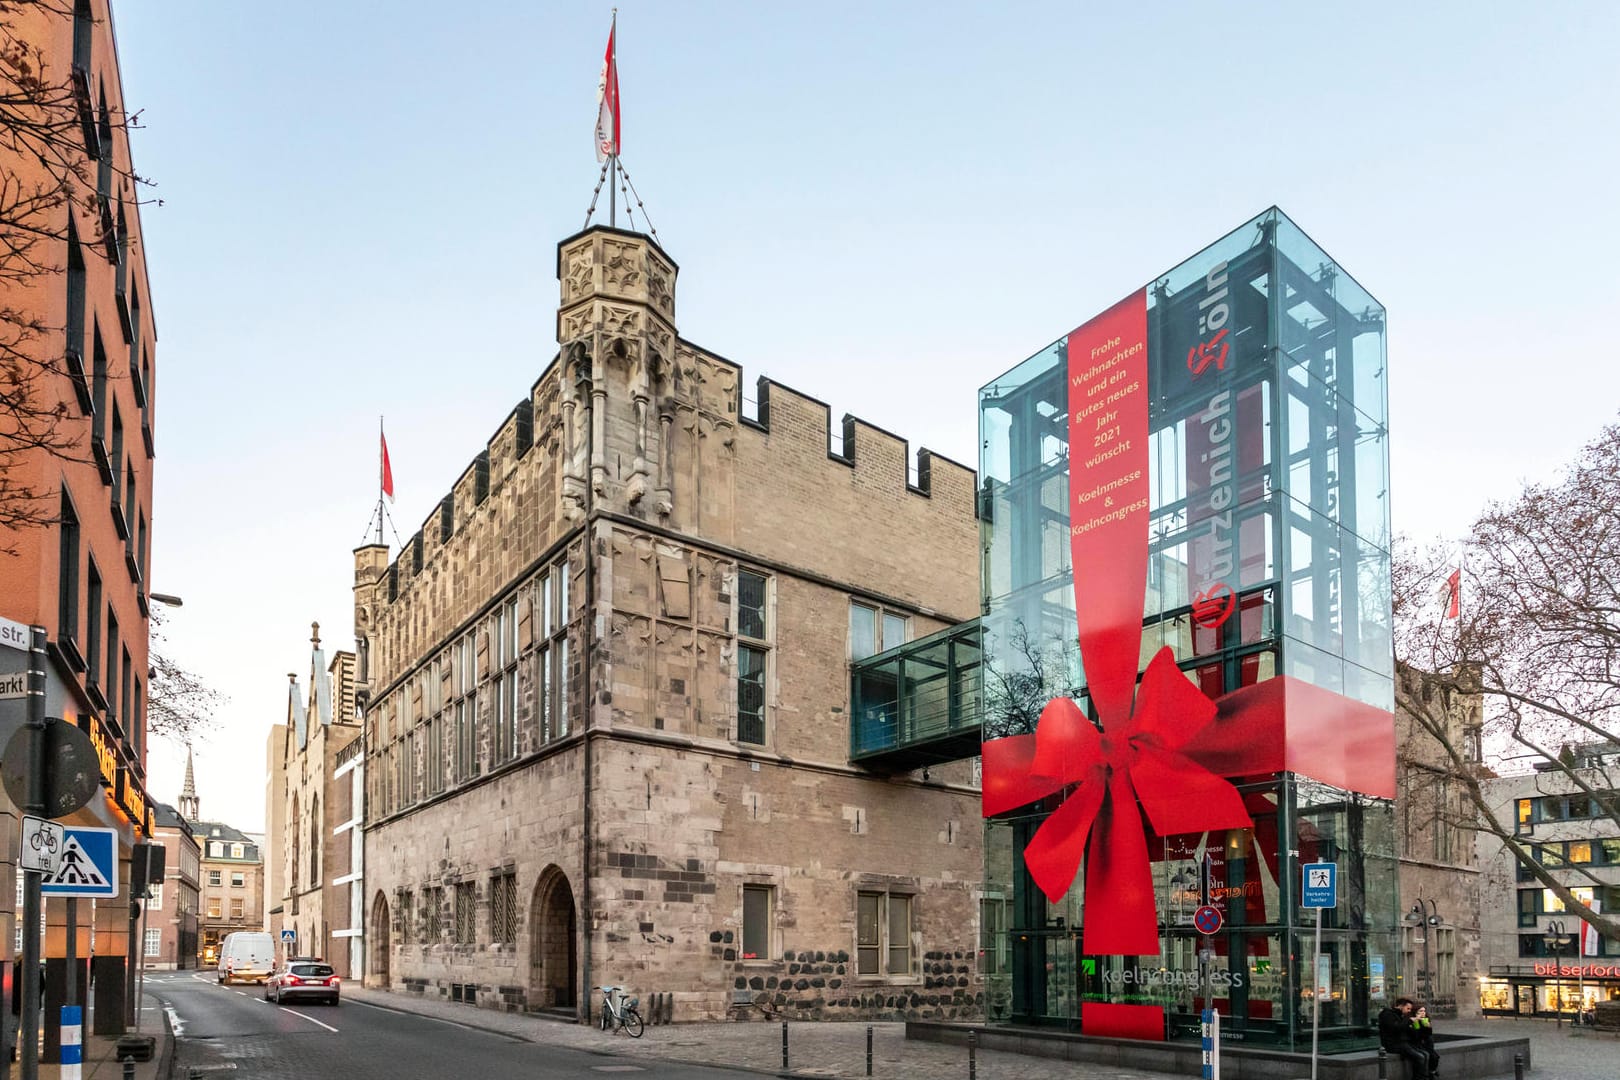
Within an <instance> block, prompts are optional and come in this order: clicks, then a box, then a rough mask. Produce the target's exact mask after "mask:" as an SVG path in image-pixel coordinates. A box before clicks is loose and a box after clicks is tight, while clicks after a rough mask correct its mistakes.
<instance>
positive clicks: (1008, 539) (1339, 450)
mask: <svg viewBox="0 0 1620 1080" xmlns="http://www.w3.org/2000/svg"><path fill="white" fill-rule="evenodd" d="M1123 303H1124V305H1131V304H1136V305H1139V307H1140V309H1141V310H1140V311H1139V312H1138V313H1137V317H1138V318H1140V317H1142V315H1143V314H1144V313H1145V331H1144V334H1145V342H1146V349H1145V352H1144V353H1142V354H1141V355H1139V356H1138V357H1136V358H1134V359H1133V360H1131V363H1133V364H1139V365H1141V370H1142V371H1143V372H1144V373H1145V380H1146V394H1147V409H1146V415H1147V424H1146V429H1145V430H1146V437H1145V439H1141V438H1127V439H1122V440H1119V441H1118V442H1116V443H1110V442H1109V441H1108V440H1110V439H1112V438H1114V436H1112V435H1111V434H1110V433H1109V431H1108V430H1107V429H1106V427H1105V425H1104V422H1103V420H1104V418H1105V417H1106V415H1107V414H1106V413H1104V414H1099V418H1098V422H1097V423H1096V424H1095V425H1092V424H1090V423H1089V422H1088V424H1087V425H1085V427H1084V435H1085V444H1084V445H1071V443H1072V442H1075V441H1077V440H1076V437H1075V435H1074V432H1076V431H1080V430H1082V429H1081V427H1079V426H1077V425H1076V422H1075V418H1074V416H1071V413H1074V412H1076V409H1075V405H1074V401H1075V399H1074V398H1073V396H1072V395H1073V394H1074V393H1075V390H1074V387H1076V386H1078V385H1079V384H1080V381H1081V379H1082V378H1084V377H1086V376H1087V375H1088V374H1089V373H1088V372H1083V371H1082V370H1081V367H1082V365H1084V364H1086V363H1088V359H1094V358H1095V357H1096V356H1097V350H1095V349H1092V350H1090V352H1089V358H1088V356H1080V355H1076V356H1074V357H1071V356H1070V355H1069V347H1070V344H1071V342H1072V341H1076V340H1078V336H1079V335H1082V331H1084V330H1085V329H1086V327H1082V328H1080V329H1078V330H1076V331H1075V332H1074V334H1071V335H1067V336H1065V337H1064V338H1062V339H1060V340H1058V341H1056V342H1054V343H1053V344H1051V345H1049V346H1047V347H1046V348H1044V349H1042V350H1040V351H1039V352H1037V353H1036V354H1035V355H1034V356H1032V357H1030V358H1029V359H1028V360H1026V361H1024V362H1023V363H1022V364H1019V365H1018V366H1017V367H1015V368H1013V369H1012V370H1011V371H1009V372H1007V373H1006V374H1005V375H1003V376H1001V377H1000V378H998V379H996V380H995V381H994V382H992V383H990V384H989V385H987V386H985V387H983V388H982V389H981V390H980V393H979V423H980V443H981V448H982V449H981V454H982V456H981V460H980V470H981V471H980V475H981V478H982V492H981V500H982V516H983V517H984V519H985V522H986V523H985V525H984V528H985V543H984V547H983V551H984V555H983V566H982V575H983V589H984V606H983V610H984V617H983V619H982V626H983V672H982V674H983V686H982V708H983V737H984V740H985V741H986V743H988V742H990V741H991V740H994V739H998V738H1008V737H1017V736H1028V735H1031V734H1033V733H1034V732H1035V731H1036V729H1037V724H1038V722H1039V720H1040V717H1041V714H1042V710H1043V708H1044V707H1045V706H1046V704H1047V702H1049V701H1051V700H1052V699H1054V698H1058V697H1067V698H1070V699H1072V700H1073V701H1074V702H1075V703H1076V704H1077V705H1078V706H1079V708H1080V709H1081V710H1082V712H1084V713H1085V715H1086V716H1087V718H1089V719H1090V720H1091V721H1092V723H1093V724H1094V725H1097V726H1098V727H1099V728H1100V729H1101V730H1102V731H1103V734H1104V736H1105V737H1106V734H1107V728H1108V724H1107V722H1105V721H1104V720H1103V719H1102V718H1100V717H1099V712H1098V709H1097V708H1096V706H1095V703H1094V702H1092V701H1091V699H1090V694H1089V692H1088V680H1087V676H1086V663H1087V662H1088V661H1091V660H1092V658H1091V657H1087V656H1085V655H1083V654H1082V651H1081V649H1080V648H1079V645H1078V642H1077V629H1076V627H1077V611H1076V592H1077V582H1076V576H1075V574H1074V569H1075V568H1074V566H1073V565H1072V554H1071V552H1072V550H1073V549H1072V548H1071V535H1072V534H1071V526H1072V525H1074V524H1075V523H1074V522H1072V521H1071V507H1072V506H1074V505H1078V504H1076V503H1074V502H1073V501H1072V499H1073V498H1075V497H1078V496H1076V494H1075V492H1071V463H1073V464H1074V465H1075V468H1076V469H1080V468H1082V467H1084V468H1088V469H1089V468H1091V467H1092V466H1093V465H1094V464H1097V463H1098V462H1100V461H1102V460H1104V459H1105V458H1106V457H1107V456H1108V455H1109V454H1110V453H1112V452H1118V449H1117V448H1118V447H1119V444H1120V443H1124V442H1129V443H1132V444H1133V445H1132V446H1130V448H1129V451H1128V452H1129V453H1130V454H1131V455H1135V458H1134V459H1135V460H1140V461H1143V462H1145V475H1146V481H1145V482H1146V488H1145V497H1146V513H1145V514H1144V515H1142V520H1145V522H1146V535H1145V536H1143V537H1142V543H1143V544H1145V545H1146V551H1147V580H1146V591H1145V595H1144V603H1143V609H1142V631H1141V646H1140V661H1139V665H1138V670H1139V671H1140V670H1141V669H1143V668H1146V666H1147V664H1148V661H1149V660H1150V658H1152V657H1153V656H1154V655H1155V654H1156V653H1159V652H1160V651H1161V650H1163V649H1166V648H1168V650H1169V651H1170V653H1171V655H1173V657H1174V661H1175V664H1176V665H1177V666H1178V667H1179V668H1180V670H1181V671H1182V672H1183V673H1184V674H1185V676H1186V677H1187V678H1188V679H1189V680H1191V681H1192V683H1193V684H1194V685H1195V686H1196V687H1197V688H1198V689H1199V690H1200V691H1202V693H1203V694H1204V695H1206V696H1207V697H1208V698H1209V699H1210V700H1211V701H1213V702H1214V703H1215V705H1216V707H1217V709H1218V712H1217V714H1216V718H1215V719H1214V720H1213V721H1212V722H1211V728H1210V730H1211V731H1222V730H1226V729H1223V728H1222V727H1221V725H1223V724H1228V725H1229V724H1233V723H1238V722H1239V721H1242V722H1244V723H1249V722H1251V721H1252V722H1253V723H1254V724H1258V725H1261V726H1259V727H1254V728H1252V729H1250V730H1252V731H1262V732H1264V737H1263V738H1255V739H1250V740H1249V742H1250V743H1251V744H1253V745H1247V746H1239V747H1237V748H1235V749H1234V748H1233V747H1231V746H1228V747H1226V748H1225V749H1224V750H1223V749H1222V748H1221V747H1219V746H1217V745H1214V744H1215V743H1219V742H1220V740H1219V739H1215V740H1213V742H1212V741H1211V740H1210V739H1208V738H1203V737H1200V738H1195V739H1194V740H1193V741H1192V742H1191V743H1190V744H1189V746H1190V747H1191V749H1189V753H1190V754H1191V755H1192V756H1193V757H1194V758H1195V759H1197V760H1198V763H1199V766H1200V767H1201V768H1207V769H1208V770H1209V771H1211V772H1214V773H1216V774H1217V775H1219V776H1220V777H1223V778H1224V779H1225V780H1226V781H1228V782H1229V783H1230V784H1231V785H1232V787H1233V788H1235V789H1236V791H1237V793H1238V795H1239V796H1241V799H1242V804H1243V807H1244V808H1245V809H1246V810H1247V812H1248V813H1249V815H1250V817H1251V818H1252V821H1253V826H1252V827H1251V828H1244V829H1215V830H1207V831H1204V832H1195V833H1181V834H1177V835H1168V836H1160V835H1155V834H1154V832H1153V831H1152V828H1151V824H1149V825H1148V830H1147V846H1148V865H1147V873H1148V874H1149V875H1150V877H1151V883H1152V889H1153V894H1154V906H1155V913H1154V914H1155V918H1156V920H1157V923H1158V944H1159V949H1158V952H1157V954H1145V955H1087V954H1086V953H1085V951H1084V938H1085V936H1086V935H1085V918H1086V910H1087V906H1088V904H1087V896H1086V876H1087V875H1086V864H1083V865H1082V866H1081V868H1080V870H1079V872H1078V873H1077V875H1076V877H1075V879H1074V883H1073V885H1072V886H1070V887H1069V889H1068V891H1067V892H1066V893H1064V894H1063V895H1062V896H1061V897H1059V898H1056V899H1054V898H1052V897H1051V896H1049V895H1047V894H1046V893H1044V892H1043V891H1042V890H1041V889H1040V888H1037V887H1036V885H1035V883H1034V880H1033V879H1032V878H1031V875H1030V871H1029V868H1028V867H1027V866H1026V865H1025V861H1024V850H1025V848H1026V847H1027V846H1028V845H1029V843H1030V842H1031V840H1032V839H1033V837H1034V835H1035V833H1036V832H1037V830H1039V829H1040V828H1041V827H1042V825H1043V824H1044V823H1045V822H1046V821H1047V820H1048V819H1049V818H1050V817H1051V815H1052V814H1053V812H1054V811H1055V810H1056V809H1057V808H1058V807H1059V806H1060V805H1061V804H1062V802H1063V800H1064V799H1065V798H1075V797H1077V789H1076V788H1073V787H1071V788H1068V789H1065V790H1064V791H1062V792H1059V793H1056V794H1052V795H1049V796H1047V797H1045V798H1043V799H1040V800H1038V801H1034V802H1031V803H1028V804H1026V805H1023V806H1021V807H1019V808H1018V809H1016V810H1012V811H1008V812H1003V813H1000V814H998V815H996V816H994V817H991V818H989V819H987V821H986V836H985V853H986V854H985V860H986V866H985V877H986V901H985V912H984V918H985V925H986V927H987V928H989V929H987V931H986V941H985V942H984V946H985V950H986V954H987V955H988V956H990V957H991V958H992V959H994V960H995V963H993V964H990V966H989V967H988V968H987V971H988V972H990V973H989V974H988V975H987V981H988V985H987V990H988V994H987V1000H988V1008H989V1013H990V1016H991V1018H992V1019H993V1020H1003V1021H1010V1022H1013V1023H1020V1024H1055V1025H1061V1026H1065V1027H1068V1028H1071V1029H1076V1030H1080V1031H1082V1032H1090V1033H1095V1034H1133V1035H1137V1036H1139V1037H1146V1038H1154V1037H1157V1038H1171V1039H1178V1038H1196V1037H1197V1034H1198V1010H1199V1009H1200V1008H1203V1007H1204V1006H1205V1004H1206V1003H1208V1002H1213V1005H1214V1007H1215V1008H1217V1009H1218V1010H1219V1011H1221V1012H1222V1013H1223V1014H1224V1017H1223V1020H1224V1030H1225V1032H1226V1033H1227V1034H1228V1035H1229V1036H1231V1037H1233V1038H1238V1039H1241V1040H1243V1041H1244V1042H1245V1043H1259V1044H1266V1045H1272V1046H1280V1047H1286V1048H1303V1047H1308V1045H1309V1042H1310V1033H1311V1028H1310V1025H1311V1018H1312V1013H1313V1006H1316V1005H1319V1006H1320V1012H1321V1041H1322V1046H1323V1048H1324V1050H1333V1049H1350V1048H1359V1047H1363V1046H1368V1045H1371V1043H1372V1042H1373V1041H1374V1038H1375V1037H1374V1035H1373V1034H1372V1033H1371V1028H1370V1026H1369V1025H1370V1024H1371V1023H1372V1021H1373V1018H1374V1016H1375V1015H1376V1013H1377V1010H1378V1009H1379V1008H1381V1007H1382V1005H1383V1004H1384V1003H1385V999H1386V998H1387V997H1389V996H1392V991H1393V988H1394V986H1395V985H1396V981H1395V975H1396V972H1395V969H1394V966H1395V960H1396V955H1397V952H1398V950H1397V947H1396V941H1397V939H1396V936H1395V935H1396V931H1397V918H1398V911H1397V907H1398V897H1397V886H1396V860H1395V850H1394V837H1393V820H1392V814H1391V809H1390V804H1389V799H1388V796H1389V795H1392V794H1393V784H1394V729H1393V720H1392V718H1391V710H1392V707H1393V683H1392V658H1391V642H1390V583H1389V577H1390V557H1389V542H1390V525H1389V483H1388V453H1387V422H1386V419H1387V411H1386V406H1387V384H1386V378H1385V372H1386V365H1385V325H1384V309H1383V307H1382V306H1381V305H1379V303H1378V302H1377V301H1376V300H1374V299H1373V298H1372V296H1371V295H1370V294H1368V293H1367V292H1366V291H1365V290H1364V289H1363V288H1362V287H1361V286H1360V285H1359V284H1357V283H1356V282H1355V281H1354V280H1353V279H1352V278H1351V277H1350V276H1349V275H1348V274H1346V273H1345V272H1344V271H1343V270H1341V269H1340V268H1339V266H1338V265H1337V264H1336V263H1334V261H1333V260H1332V259H1331V258H1330V257H1329V256H1328V255H1327V254H1326V253H1325V252H1324V251H1322V249H1321V248H1319V247H1318V246H1317V245H1316V244H1315V243H1313V242H1312V241H1311V240H1310V238H1308V237H1307V236H1306V235H1305V234H1304V233H1303V232H1302V231H1301V230H1300V229H1299V228H1298V227H1297V226H1296V225H1294V223H1293V222H1292V221H1290V220H1289V219H1288V218H1287V217H1286V216H1285V215H1284V214H1283V213H1282V212H1281V211H1280V210H1277V209H1275V208H1273V209H1271V210H1268V211H1266V212H1265V213H1263V214H1261V215H1260V216H1258V217H1256V218H1255V219H1253V220H1252V221H1249V222H1247V223H1246V224H1244V225H1243V226H1242V227H1240V228H1238V229H1237V230H1235V231H1233V232H1232V233H1230V234H1228V235H1227V236H1225V237H1223V238H1222V239H1220V240H1219V241H1217V242H1216V243H1214V244H1212V245H1210V246H1209V247H1207V248H1205V249H1204V250H1203V251H1201V252H1199V253H1198V254H1197V255H1194V256H1193V257H1192V258H1190V259H1188V260H1187V261H1185V262H1183V263H1181V264H1180V265H1178V266H1176V267H1175V268H1173V269H1171V270H1170V271H1168V272H1167V273H1165V274H1164V275H1162V276H1161V277H1159V278H1157V279H1156V280H1154V281H1153V282H1152V283H1150V284H1149V285H1147V286H1146V287H1145V288H1144V289H1142V290H1140V293H1139V294H1138V293H1133V294H1132V296H1131V297H1127V299H1126V301H1125V302H1123ZM1122 306H1123V305H1122ZM1088 325H1089V324H1088ZM1090 340H1091V339H1087V341H1088V342H1089V341H1090ZM1112 343H1113V342H1112V341H1110V342H1108V344H1112ZM1093 370H1095V369H1093ZM1115 377H1116V378H1120V379H1123V378H1124V376H1119V375H1116V376H1115ZM1116 396H1117V395H1116ZM1132 475H1135V474H1132ZM1087 527H1089V526H1087ZM1133 535H1134V534H1133ZM1086 569H1088V570H1089V571H1090V573H1091V579H1092V580H1096V577H1095V575H1096V572H1097V568H1095V567H1092V568H1086ZM1079 589H1080V591H1081V592H1082V594H1083V595H1081V596H1080V598H1079V602H1080V603H1081V604H1086V603H1087V596H1086V595H1084V592H1085V588H1084V586H1083V585H1082V586H1079ZM1126 662H1127V663H1128V662H1129V661H1128V658H1127V661H1126ZM1126 673H1127V675H1128V668H1127V672H1126ZM1262 699H1263V700H1264V702H1265V704H1264V705H1263V706H1262V707H1261V712H1263V714H1264V715H1263V716H1260V714H1258V713H1256V712H1255V708H1256V702H1260V701H1262ZM1138 701H1140V697H1139V698H1138ZM1245 710H1247V712H1246V711H1245ZM1256 717H1258V719H1257V718H1256ZM1200 748H1202V749H1200ZM989 767H990V756H989V752H988V751H987V756H986V768H987V770H988V769H989ZM1114 812H1115V813H1119V812H1121V810H1120V809H1119V808H1118V807H1116V808H1115V811H1114ZM1125 812H1129V813H1140V811H1139V810H1137V809H1136V807H1135V806H1132V807H1130V808H1129V809H1128V811H1125ZM1106 842H1107V840H1106V838H1105V837H1104V835H1103V833H1102V832H1101V831H1099V830H1098V829H1095V828H1094V829H1093V830H1092V831H1091V833H1090V834H1089V838H1088V843H1089V844H1090V845H1093V846H1095V845H1098V844H1102V843H1106ZM1092 854H1095V853H1094V852H1093V853H1092ZM1088 857H1089V856H1088ZM1312 861H1331V862H1336V863H1337V864H1338V866H1339V878H1340V885H1339V899H1338V906H1337V907H1336V908H1334V909H1332V910H1329V911H1327V912H1325V913H1324V915H1323V922H1322V927H1323V930H1322V959H1321V962H1320V964H1319V965H1318V966H1317V969H1316V971H1314V972H1313V971H1311V970H1310V968H1311V966H1312V965H1311V958H1312V952H1313V945H1314V942H1313V940H1312V938H1313V933H1314V930H1313V925H1314V921H1313V920H1314V916H1313V913H1310V912H1307V911H1305V910H1303V909H1301V908H1300V907H1299V906H1298V899H1299V889H1300V870H1299V867H1300V865H1301V864H1302V863H1304V862H1312ZM1092 906H1093V910H1097V909H1098V905H1097V903H1096V901H1093V904H1092ZM1205 907H1210V908H1214V909H1215V910H1216V911H1217V912H1218V913H1219V915H1220V919H1219V921H1220V923H1221V925H1220V928H1219V929H1218V930H1216V931H1215V932H1214V933H1208V934H1206V933H1203V932H1201V930H1200V928H1199V927H1198V926H1197V925H1195V916H1196V915H1197V913H1198V911H1199V909H1200V908H1205ZM1199 921H1203V922H1205V923H1206V925H1207V924H1208V923H1209V922H1210V921H1211V920H1210V919H1209V916H1208V915H1207V914H1206V915H1205V916H1204V918H1203V919H1202V920H1199ZM1313 996H1314V998H1315V1000H1314V1001H1313ZM1122 1006H1141V1007H1143V1008H1135V1009H1121V1008H1120V1007H1122ZM1121 1017H1128V1018H1129V1023H1125V1024H1124V1026H1123V1027H1121V1026H1120V1024H1121V1022H1122V1021H1121ZM1155 1028H1157V1029H1159V1030H1158V1033H1157V1034H1155V1033H1154V1030H1155Z"/></svg>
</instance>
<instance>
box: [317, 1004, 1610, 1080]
mask: <svg viewBox="0 0 1620 1080" xmlns="http://www.w3.org/2000/svg"><path fill="white" fill-rule="evenodd" d="M343 992H344V996H345V998H346V999H347V1000H349V1001H353V1002H362V1003H366V1004H372V1005H377V1006H381V1007H383V1008H392V1009H398V1010H400V1011H402V1012H410V1013H416V1014H418V1015H422V1016H430V1017H433V1018H435V1019H438V1020H444V1021H448V1022H451V1023H458V1024H463V1025H466V1026H468V1027H474V1028H481V1029H484V1030H487V1031H495V1032H499V1033H501V1034H504V1035H510V1036H513V1037H516V1038H520V1039H525V1040H528V1041H531V1042H536V1043H542V1044H549V1045H555V1046H565V1047H570V1048H575V1049H580V1050H594V1051H600V1052H607V1053H612V1054H619V1055H623V1056H624V1057H627V1058H637V1057H645V1058H650V1059H656V1060H664V1061H680V1062H688V1063H695V1064H704V1065H716V1066H724V1067H730V1068H742V1069H750V1070H754V1071H757V1072H765V1073H775V1074H780V1073H783V1072H784V1070H783V1069H782V1026H781V1024H779V1023H713V1024H675V1025H672V1026H669V1027H649V1028H647V1032H646V1035H645V1036H644V1037H642V1038H640V1039H632V1038H629V1037H628V1036H626V1035H623V1034H616V1035H605V1034H603V1033H602V1032H601V1031H599V1030H597V1029H596V1028H594V1027H588V1026H585V1025H582V1024H570V1023H565V1022H562V1021H558V1020H550V1019H546V1018H544V1017H538V1016H529V1015H523V1014H519V1013H502V1012H496V1011H494V1010H492V1009H478V1008H469V1007H468V1006H465V1005H458V1004H453V1003H451V1002H448V1001H442V1000H437V1001H436V1000H431V999H424V998H418V997H414V996H410V995H406V994H394V993H387V992H383V991H377V990H365V989H362V988H360V987H357V986H353V985H350V986H345V987H344V991H343ZM871 1026H872V1032H873V1046H872V1075H873V1076H874V1077H877V1078H885V1077H887V1078H897V1080H951V1078H955V1077H961V1078H964V1080H965V1078H966V1077H967V1075H968V1062H967V1050H966V1049H965V1048H963V1047H956V1046H943V1045H940V1044H938V1043H930V1042H919V1041H916V1040H907V1039H906V1037H905V1025H904V1024H900V1023H877V1024H873V1025H871ZM866 1027H867V1025H865V1024H863V1023H840V1022H831V1021H822V1022H803V1023H790V1024H789V1025H788V1051H789V1059H788V1066H789V1067H788V1069H787V1070H785V1071H786V1072H787V1073H790V1074H792V1075H796V1076H825V1077H864V1076H865V1074H866ZM1441 1030H1443V1031H1448V1032H1458V1033H1466V1034H1477V1035H1515V1036H1516V1035H1528V1036H1529V1037H1530V1040H1531V1054H1532V1057H1533V1060H1534V1063H1535V1068H1534V1069H1533V1071H1531V1072H1530V1073H1529V1074H1528V1075H1530V1076H1532V1077H1534V1078H1535V1080H1617V1078H1620V1038H1617V1037H1615V1036H1609V1035H1602V1034H1598V1033H1594V1032H1588V1031H1581V1032H1579V1033H1572V1032H1571V1030H1570V1029H1569V1028H1568V1027H1565V1028H1563V1029H1555V1028H1554V1027H1553V1025H1552V1024H1550V1023H1541V1022H1539V1021H1515V1020H1475V1021H1456V1022H1453V1021H1445V1022H1442V1024H1441ZM977 1065H978V1076H979V1078H980V1080H1074V1078H1076V1077H1086V1078H1087V1080H1092V1078H1095V1080H1168V1078H1169V1077H1170V1076H1172V1075H1174V1074H1170V1073H1159V1072H1144V1071H1141V1070H1132V1069H1122V1068H1119V1067H1117V1066H1108V1065H1094V1064H1080V1063H1073V1062H1065V1061H1053V1060H1048V1059H1045V1058H1039V1057H1032V1056H1027V1055H1023V1054H1012V1053H1005V1052H1000V1051H994V1050H980V1051H979V1052H978V1062H977ZM1441 1075H1442V1076H1446V1072H1445V1064H1444V1061H1443V1060H1442V1063H1441ZM1511 1075H1512V1074H1511V1073H1508V1074H1504V1075H1503V1076H1502V1077H1500V1078H1499V1077H1483V1076H1470V1077H1455V1078H1453V1077H1447V1080H1509V1078H1510V1077H1511Z"/></svg>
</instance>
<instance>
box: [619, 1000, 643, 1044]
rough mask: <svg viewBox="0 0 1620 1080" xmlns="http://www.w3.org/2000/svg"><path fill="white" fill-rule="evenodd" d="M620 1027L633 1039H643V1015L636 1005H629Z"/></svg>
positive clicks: (621, 1018)
mask: <svg viewBox="0 0 1620 1080" xmlns="http://www.w3.org/2000/svg"><path fill="white" fill-rule="evenodd" d="M619 1025H620V1026H621V1027H623V1028H624V1030H625V1031H626V1032H628V1033H629V1035H630V1037H631V1038H632V1039H639V1038H641V1014H640V1013H639V1012H637V1011H636V1007H635V1006H634V1005H627V1006H625V1009H624V1015H623V1016H621V1017H620V1018H619Z"/></svg>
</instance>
